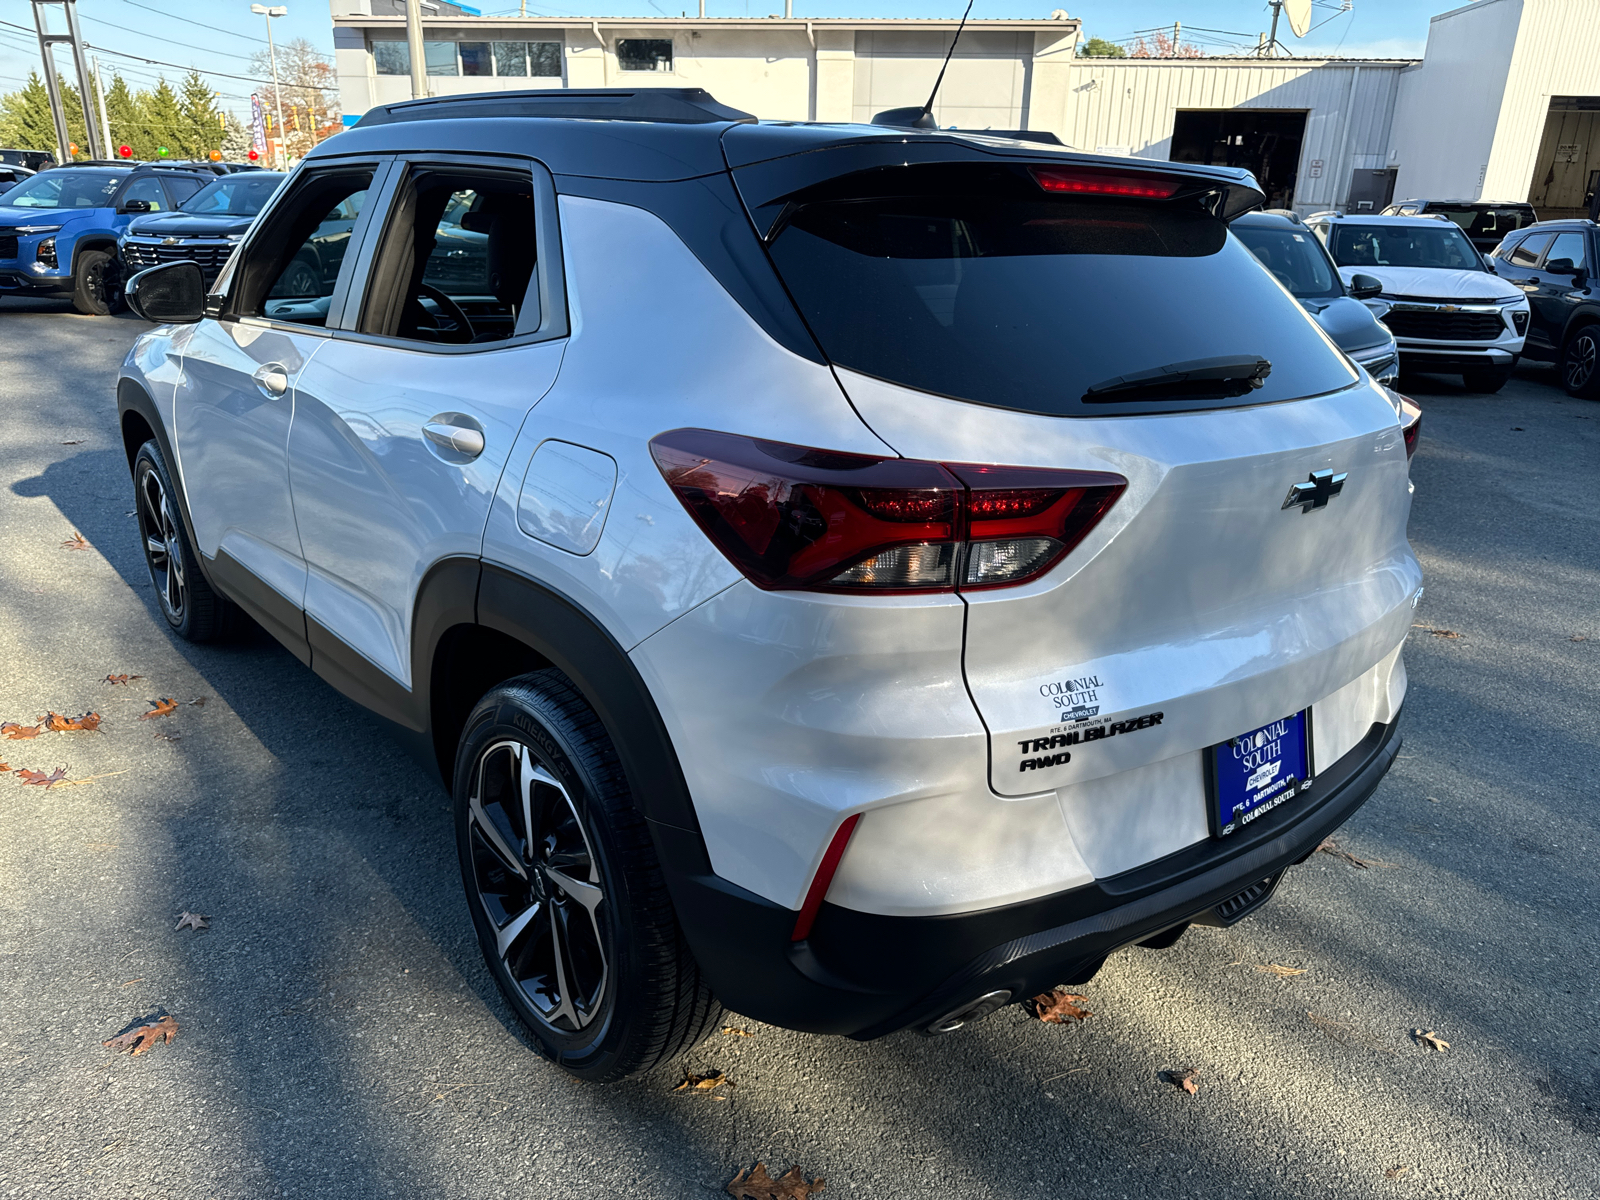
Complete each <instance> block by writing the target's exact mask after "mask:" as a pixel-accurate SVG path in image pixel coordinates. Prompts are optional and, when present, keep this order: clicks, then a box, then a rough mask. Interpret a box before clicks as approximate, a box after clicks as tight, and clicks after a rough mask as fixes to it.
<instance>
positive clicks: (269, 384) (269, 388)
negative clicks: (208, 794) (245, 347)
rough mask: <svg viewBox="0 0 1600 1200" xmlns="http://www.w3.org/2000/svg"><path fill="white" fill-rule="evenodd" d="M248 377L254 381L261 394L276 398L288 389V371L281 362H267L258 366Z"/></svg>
mask: <svg viewBox="0 0 1600 1200" xmlns="http://www.w3.org/2000/svg"><path fill="white" fill-rule="evenodd" d="M250 378H252V379H254V380H255V381H256V387H258V388H260V389H261V391H262V394H263V395H266V396H269V397H271V398H272V399H274V400H276V399H277V398H278V397H279V396H281V395H283V394H284V393H285V392H287V391H288V390H289V373H288V372H287V371H285V370H284V369H283V364H282V363H267V364H266V365H265V366H262V367H259V368H257V370H256V373H255V374H254V375H252V376H251V377H250Z"/></svg>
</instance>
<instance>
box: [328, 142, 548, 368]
mask: <svg viewBox="0 0 1600 1200" xmlns="http://www.w3.org/2000/svg"><path fill="white" fill-rule="evenodd" d="M534 218H535V209H534V199H533V185H532V181H531V180H530V179H529V178H528V177H527V176H526V175H525V174H522V175H519V174H514V173H511V172H504V171H463V170H461V169H458V168H448V169H446V168H437V169H435V168H428V167H416V168H413V169H412V172H411V174H410V176H409V177H408V178H407V180H406V181H405V182H404V183H403V184H402V185H401V188H400V192H399V194H398V196H397V198H396V201H395V205H394V209H393V211H392V213H391V214H390V217H389V223H388V225H387V226H386V227H385V229H384V232H383V238H382V241H381V242H380V244H379V249H378V253H377V255H376V256H375V257H374V259H373V265H372V272H371V278H370V280H369V282H368V284H367V288H366V302H365V305H364V307H363V310H362V314H361V319H360V321H359V323H358V328H359V329H360V330H361V331H362V332H363V333H370V334H374V335H377V336H379V337H393V338H403V339H405V340H407V341H416V342H427V343H433V344H437V345H466V344H469V343H481V342H496V341H503V340H505V339H506V338H509V337H511V336H512V335H513V334H514V333H515V331H516V328H517V325H518V317H519V316H520V315H522V308H523V305H524V304H525V303H531V302H533V301H531V300H530V297H531V296H533V295H534V294H535V293H534V292H532V291H530V286H529V285H530V283H531V282H532V280H533V276H534V267H535V265H536V263H537V241H536V236H535V233H534V229H535V221H534Z"/></svg>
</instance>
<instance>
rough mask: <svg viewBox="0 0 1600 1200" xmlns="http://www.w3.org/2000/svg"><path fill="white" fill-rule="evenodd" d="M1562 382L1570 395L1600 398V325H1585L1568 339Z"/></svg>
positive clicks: (1582, 397)
mask: <svg viewBox="0 0 1600 1200" xmlns="http://www.w3.org/2000/svg"><path fill="white" fill-rule="evenodd" d="M1561 383H1562V386H1563V387H1565V388H1566V389H1567V394H1568V395H1569V396H1576V397H1578V398H1579V399H1581V400H1594V399H1597V398H1600V325H1585V326H1584V327H1583V328H1582V329H1580V330H1578V331H1577V332H1576V333H1574V334H1573V335H1572V336H1571V337H1570V338H1568V339H1567V348H1566V351H1565V353H1563V354H1562V356H1561Z"/></svg>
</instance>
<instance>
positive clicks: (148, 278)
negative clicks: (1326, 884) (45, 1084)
mask: <svg viewBox="0 0 1600 1200" xmlns="http://www.w3.org/2000/svg"><path fill="white" fill-rule="evenodd" d="M1260 203H1261V195H1260V193H1259V191H1258V190H1257V189H1256V187H1255V184H1254V181H1253V180H1252V179H1251V178H1250V177H1249V176H1248V175H1247V174H1245V173H1243V172H1240V171H1235V170H1230V169H1225V168H1212V167H1204V166H1189V165H1185V164H1167V163H1142V162H1137V163H1136V162H1130V161H1129V160H1127V159H1108V158H1098V157H1095V156H1092V155H1085V154H1079V153H1075V152H1069V151H1066V150H1064V149H1052V148H1048V147H1044V146H1040V145H1038V144H1036V143H1028V142H1013V141H1006V140H1002V139H996V138H989V137H985V136H981V135H968V134H960V133H954V132H939V131H928V132H922V131H911V130H906V129H897V128H886V127H882V126H843V125H836V126H829V125H806V124H795V123H781V122H780V123H768V122H756V121H755V120H754V119H752V118H749V117H746V116H745V115H744V114H741V113H738V112H735V111H733V110H729V109H727V108H724V107H722V106H721V105H718V104H716V103H715V101H713V100H711V99H710V98H709V97H708V96H706V95H705V94H704V93H702V92H698V91H696V90H692V89H684V90H675V89H673V90H669V89H656V90H650V91H646V92H640V93H637V94H635V93H629V92H594V93H588V92H576V91H553V92H533V93H502V94H497V95H493V96H486V97H455V98H447V99H439V100H429V101H420V102H415V103H407V104H397V105H393V106H390V107H388V108H380V109H375V110H373V111H372V112H370V113H368V114H367V115H366V117H365V118H364V119H363V120H362V121H361V123H360V125H359V127H357V128H355V129H354V130H352V131H350V132H347V133H344V134H342V135H340V136H339V137H338V138H335V139H331V140H330V141H328V142H325V143H323V145H322V146H321V147H319V148H318V149H317V150H316V151H315V152H314V153H313V154H311V155H310V156H309V157H308V158H307V159H306V161H305V162H304V163H303V164H302V165H301V167H300V168H299V169H298V170H297V171H296V172H295V174H294V175H293V177H292V178H291V179H290V180H289V181H288V182H287V183H286V185H285V186H284V187H283V189H282V190H281V191H280V192H279V193H278V195H277V197H276V198H275V199H274V201H273V202H272V203H271V205H270V206H269V207H268V208H267V209H266V210H265V211H264V212H263V214H262V215H261V217H260V219H259V220H258V222H257V223H256V225H255V226H254V228H253V229H252V231H251V233H250V234H249V235H248V237H247V239H246V240H245V241H244V243H243V244H242V245H241V247H240V249H239V250H238V251H236V253H235V255H234V257H233V259H232V260H231V262H230V263H229V265H228V266H227V267H226V268H225V269H224V271H223V272H222V274H221V276H220V277H219V278H218V280H217V282H216V284H215V285H214V287H213V288H212V290H211V292H210V294H209V295H206V294H204V289H203V286H202V284H201V281H200V277H199V272H198V270H197V268H195V267H194V266H193V264H189V263H175V264H171V265H167V266H162V267H156V268H152V269H151V270H149V271H146V272H144V273H142V274H140V275H138V276H136V277H135V278H133V279H132V280H130V282H129V284H128V295H129V299H130V303H131V304H132V305H133V307H134V308H135V310H136V311H138V312H140V313H141V314H142V315H145V316H146V317H148V318H151V319H158V320H167V321H173V322H181V323H180V324H176V325H169V326H167V327H164V328H160V329H157V330H154V331H153V332H151V333H149V334H146V335H145V336H144V337H142V338H141V339H140V340H139V342H138V343H137V345H136V346H135V347H134V349H133V351H132V353H131V354H130V355H129V358H128V360H127V363H126V364H125V366H124V369H123V373H122V377H121V380H120V382H119V385H118V395H119V401H120V411H121V420H122V430H123V436H124V439H125V442H126V446H127V454H128V462H129V464H130V467H131V468H132V471H133V477H134V483H135V487H136V491H137V497H138V500H137V503H138V510H139V520H140V528H141V530H142V533H143V540H144V546H145V551H146V555H147V557H148V560H149V565H150V570H151V574H152V577H153V578H154V580H155V582H156V584H157V591H158V593H159V596H160V604H161V608H162V611H163V612H164V613H165V615H166V618H167V620H168V621H169V622H170V623H171V624H172V626H173V628H174V629H175V630H176V631H177V632H178V634H179V635H180V636H184V637H188V638H192V639H196V640H203V639H208V638H213V637H216V636H218V635H219V634H220V633H221V632H222V631H223V630H224V629H225V627H226V625H227V623H228V621H229V620H230V619H231V613H232V612H233V611H234V609H235V606H236V607H237V608H238V609H242V610H243V611H244V612H246V613H249V614H250V615H251V616H253V617H254V618H255V619H256V620H257V621H259V622H260V623H261V624H262V625H264V626H265V627H266V628H268V629H269V630H271V631H272V632H273V633H274V634H275V635H276V636H277V637H278V638H279V639H280V640H281V641H283V643H284V644H285V645H287V646H288V647H289V648H290V649H291V650H293V652H294V653H296V654H297V655H299V656H300V658H301V659H302V660H304V661H306V662H307V663H309V664H310V666H311V668H312V669H313V670H315V671H317V672H318V673H319V674H321V675H322V676H323V677H324V678H326V679H327V680H328V681H329V682H331V683H332V684H334V685H335V686H336V687H338V688H340V689H341V690H342V691H344V692H345V693H346V694H348V695H350V696H352V697H354V698H356V699H357V700H359V701H360V702H361V703H363V704H365V705H367V706H369V707H370V708H372V709H373V710H375V711H376V712H378V713H380V714H383V715H384V716H386V717H388V718H389V719H390V720H392V721H393V722H394V724H395V725H396V726H397V727H398V729H400V730H401V731H402V732H403V733H404V734H405V735H406V736H407V737H408V739H409V740H410V741H411V742H412V743H413V744H416V745H417V746H418V747H419V749H420V751H421V753H422V754H423V755H424V756H425V757H426V758H427V759H429V760H430V761H432V762H434V763H436V764H437V765H438V768H439V770H440V771H441V773H442V775H443V777H444V779H445V780H446V781H447V782H448V783H449V784H450V786H451V787H452V789H453V791H454V795H455V804H456V813H457V832H458V846H459V855H460V861H461V869H462V875H463V878H464V880H465V884H466V892H467V898H468V907H469V908H470V911H471V918H472V921H473V922H474V924H475V926H476V930H477V934H478V938H479V941H480V943H481V945H482V948H483V952H484V956H485V959H486V961H487V962H488V964H489V966H490V968H491V970H492V971H493V973H494V975H495V978H496V979H497V981H498V982H499V985H500V987H501V988H502V989H503V990H504V992H505V994H506V996H507V997H508V999H509V1001H510V1003H511V1004H512V1005H513V1006H514V1007H515V1009H516V1011H517V1013H518V1014H519V1015H520V1017H521V1018H522V1019H523V1020H524V1021H525V1022H526V1023H527V1025H528V1026H529V1028H530V1029H531V1030H532V1031H533V1034H534V1036H535V1038H536V1039H537V1041H538V1043H539V1045H541V1046H542V1047H543V1048H544V1049H545V1051H546V1052H547V1053H548V1054H549V1055H550V1056H551V1057H552V1058H554V1059H555V1060H556V1061H557V1062H559V1063H560V1064H561V1065H562V1066H563V1067H564V1068H565V1069H567V1070H568V1071H571V1072H573V1073H574V1074H577V1075H580V1076H583V1077H585V1078H590V1079H607V1078H616V1077H618V1076H621V1075H623V1074H626V1073H628V1072H631V1071H635V1070H639V1069H642V1068H645V1067H648V1066H650V1065H651V1064H653V1063H656V1062H658V1061H660V1060H661V1059H662V1058H663V1057H664V1056H667V1055H670V1054H673V1053H675V1052H676V1050H677V1049H679V1048H680V1047H681V1046H683V1045H684V1044H685V1043H686V1042H687V1041H688V1040H689V1039H693V1038H695V1037H697V1036H699V1035H700V1033H701V1032H702V1031H703V1030H704V1029H705V1028H706V1027H707V1024H708V1022H710V1021H712V1020H714V1019H715V1016H716V1013H717V1011H718V1009H717V1003H718V1002H720V1003H722V1004H725V1005H728V1006H729V1007H731V1008H733V1009H736V1010H738V1011H739V1012H742V1013H746V1014H748V1015H750V1016H752V1017H756V1018H759V1019H762V1020H766V1021H769V1022H773V1023H776V1024H779V1025H785V1026H789V1027H792V1028H795V1029H801V1030H809V1031H813V1032H819V1033H837V1034H846V1035H849V1036H851V1037H856V1038H870V1037H875V1036H878V1035H881V1034H884V1033H888V1032H891V1031H894V1030H900V1029H907V1028H912V1029H918V1030H923V1031H928V1032H935V1033H937V1032H946V1031H949V1030H952V1029H955V1028H958V1027H960V1026H961V1025H963V1024H964V1023H966V1022H968V1021H970V1020H972V1019H974V1018H975V1017H977V1016H980V1015H982V1014H984V1013H986V1012H989V1011H991V1010H993V1009H994V1008H996V1007H998V1006H1000V1005H1001V1004H1004V1003H1006V1002H1007V1001H1010V1000H1017V999H1021V998H1024V997H1027V996H1031V995H1033V994H1034V993H1037V992H1040V991H1043V990H1045V989H1046V988H1048V987H1049V986H1051V985H1053V984H1056V983H1070V982H1078V981H1083V980H1087V979H1088V978H1089V977H1090V976H1092V975H1093V974H1094V972H1095V971H1096V970H1097V969H1098V968H1099V966H1100V965H1101V963H1103V962H1104V960H1105V958H1106V956H1107V955H1109V954H1111V953H1112V952H1113V951H1116V950H1118V949H1120V948H1122V947H1125V946H1130V945H1134V944H1140V945H1144V946H1153V947H1160V946H1169V945H1171V944H1172V943H1173V942H1174V941H1176V940H1177V938H1178V936H1179V935H1180V934H1181V933H1182V932H1183V931H1184V929H1185V928H1186V927H1187V926H1188V925H1190V924H1208V925H1226V924H1230V923H1232V922H1233V921H1236V920H1238V919H1239V918H1240V917H1242V916H1244V915H1245V914H1247V913H1248V912H1250V911H1251V910H1253V909H1254V908H1255V907H1256V906H1258V905H1259V904H1261V903H1262V902H1263V901H1265V900H1266V898H1267V897H1268V895H1269V894H1270V893H1271V891H1272V890H1273V888H1274V887H1275V886H1276V885H1277V883H1278V881H1279V879H1280V878H1281V877H1282V875H1283V872H1284V869H1285V868H1286V867H1288V866H1289V865H1291V864H1293V863H1296V862H1299V861H1301V860H1303V859H1304V858H1306V857H1307V856H1308V855H1309V854H1310V853H1311V852H1312V851H1313V849H1314V848H1315V847H1316V846H1317V844H1318V842H1320V841H1321V840H1322V839H1323V838H1324V837H1325V836H1326V835H1327V834H1328V833H1329V832H1330V831H1332V830H1333V829H1335V828H1336V827H1337V826H1338V825H1339V824H1340V823H1341V822H1342V821H1344V820H1345V819H1346V818H1347V817H1349V815H1350V814H1351V813H1352V812H1353V811H1355V809H1356V808H1357V807H1358V806H1359V805H1360V804H1361V803H1362V802H1363V801H1364V800H1365V799H1366V798H1367V797H1368V795H1370V794H1371V792H1372V791H1373V789H1374V788H1375V787H1376V786H1377V783H1378V781H1379V779H1380V778H1381V776H1382V775H1383V773H1384V771H1385V770H1386V769H1387V768H1388V766H1389V764H1390V762H1391V760H1392V759H1393V757H1394V755H1395V753H1396V750H1397V749H1398V746H1399V737H1398V734H1397V721H1398V717H1399V712H1400V705H1401V701H1402V699H1403V697H1404V694H1405V686H1406V684H1405V680H1406V676H1405V670H1404V667H1403V666H1402V664H1401V657H1400V655H1401V644H1402V643H1403V641H1404V640H1405V637H1406V634H1407V632H1408V630H1409V627H1410V623H1411V609H1412V606H1413V604H1414V601H1415V598H1416V597H1417V595H1418V594H1419V592H1420V583H1421V580H1420V572H1419V570H1418V567H1417V563H1416V560H1415V559H1414V558H1413V556H1412V554H1411V550H1410V548H1409V547H1408V545H1407V543H1406V536H1405V528H1406V517H1407V512H1408V508H1409V503H1410V500H1409V492H1408V479H1407V459H1406V446H1405V440H1404V438H1403V436H1402V431H1401V427H1400V421H1399V418H1398V415H1397V414H1398V409H1397V403H1398V402H1397V399H1396V398H1395V397H1394V396H1393V395H1392V394H1391V393H1388V392H1386V391H1385V390H1384V389H1383V388H1381V387H1379V386H1378V385H1376V384H1375V383H1374V382H1373V381H1372V380H1371V379H1370V378H1368V377H1367V376H1366V375H1365V374H1364V373H1363V372H1362V370H1361V369H1360V368H1359V367H1357V366H1353V365H1352V364H1351V363H1350V362H1349V361H1348V360H1347V359H1346V358H1345V357H1344V356H1343V355H1341V354H1340V353H1339V352H1338V350H1337V349H1336V348H1335V347H1334V345H1333V344H1332V343H1331V342H1330V341H1329V340H1328V338H1327V337H1326V336H1325V335H1324V334H1323V333H1322V332H1321V331H1320V330H1319V329H1318V327H1317V325H1316V324H1315V323H1314V322H1313V321H1312V319H1311V318H1310V317H1309V316H1307V314H1306V313H1305V312H1304V311H1303V310H1302V309H1301V308H1300V307H1299V306H1298V305H1297V304H1296V303H1295V302H1294V300H1293V298H1292V297H1291V296H1290V295H1289V294H1288V293H1287V292H1285V291H1284V290H1283V288H1282V287H1280V286H1279V285H1278V283H1277V282H1276V281H1275V280H1274V279H1273V278H1272V276H1271V275H1270V274H1268V273H1267V272H1266V271H1265V270H1264V269H1263V268H1262V267H1261V266H1260V265H1259V264H1258V263H1257V262H1256V260H1255V259H1254V258H1253V257H1252V256H1251V254H1250V252H1249V251H1248V250H1246V249H1245V247H1244V246H1242V245H1241V244H1240V243H1239V242H1238V241H1236V240H1235V239H1234V238H1233V237H1232V236H1231V235H1230V234H1229V232H1228V227H1227V224H1226V221H1227V220H1228V219H1230V218H1231V217H1233V216H1235V215H1237V214H1238V213H1240V212H1242V211H1245V210H1247V209H1249V208H1251V207H1254V206H1257V205H1259V204H1260ZM341 206H343V210H349V211H355V212H357V213H358V215H357V216H356V218H355V220H354V223H353V225H352V226H351V227H350V228H349V230H348V232H347V234H346V235H345V238H344V242H343V244H342V245H341V246H338V247H334V246H331V245H329V246H313V247H312V248H313V249H318V250H319V251H320V253H319V254H318V255H317V259H318V261H319V262H326V263H329V264H334V265H330V267H329V268H328V269H327V270H326V271H323V272H321V274H320V277H319V278H317V279H315V280H311V281H309V282H308V280H307V278H306V273H305V272H304V271H301V270H298V268H297V264H299V263H301V262H303V261H304V259H305V254H304V253H303V251H304V250H306V248H307V244H308V243H309V242H314V241H315V240H316V239H318V238H323V239H326V229H327V224H326V218H327V216H328V214H329V213H330V212H332V211H334V210H335V209H340V208H341ZM335 251H337V253H335ZM329 802H330V803H338V796H337V794H330V796H329Z"/></svg>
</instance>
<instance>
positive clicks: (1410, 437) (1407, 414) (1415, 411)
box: [1395, 392, 1422, 459]
mask: <svg viewBox="0 0 1600 1200" xmlns="http://www.w3.org/2000/svg"><path fill="white" fill-rule="evenodd" d="M1395 395H1396V396H1399V397H1400V413H1401V416H1400V436H1401V437H1403V438H1405V440H1406V458H1407V459H1409V458H1411V456H1412V455H1414V454H1415V453H1416V452H1417V440H1418V439H1419V438H1420V437H1421V435H1422V406H1421V405H1420V404H1418V403H1417V402H1416V401H1415V400H1413V399H1412V398H1411V397H1410V396H1400V393H1399V392H1396V393H1395Z"/></svg>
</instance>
